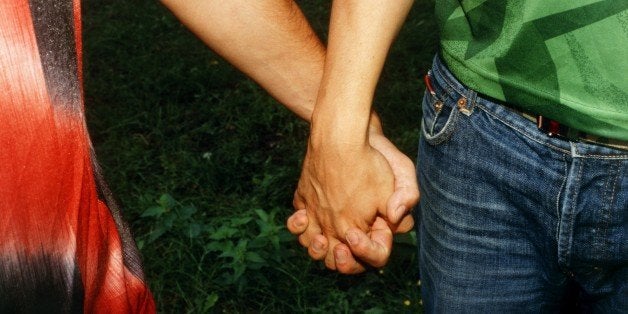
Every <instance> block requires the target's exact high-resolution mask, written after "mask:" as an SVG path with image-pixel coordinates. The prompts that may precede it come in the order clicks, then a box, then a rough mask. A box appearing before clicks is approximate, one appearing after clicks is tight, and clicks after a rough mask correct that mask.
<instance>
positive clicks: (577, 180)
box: [563, 159, 584, 268]
mask: <svg viewBox="0 0 628 314" xmlns="http://www.w3.org/2000/svg"><path fill="white" fill-rule="evenodd" d="M575 161H576V160H575V159H574V162H575ZM583 168H584V162H583V161H582V160H580V162H579V163H578V176H577V177H576V178H575V182H574V190H573V195H572V196H571V197H572V199H571V204H570V205H571V206H570V208H569V213H568V217H567V218H569V221H568V225H569V226H568V227H569V234H568V235H567V244H568V245H567V247H566V251H567V252H565V266H566V268H570V267H571V249H572V248H573V233H574V219H575V217H574V212H575V210H576V200H577V198H578V195H580V193H579V190H580V181H581V180H582V169H583ZM563 214H565V213H563ZM568 260H569V262H567V261H568Z"/></svg>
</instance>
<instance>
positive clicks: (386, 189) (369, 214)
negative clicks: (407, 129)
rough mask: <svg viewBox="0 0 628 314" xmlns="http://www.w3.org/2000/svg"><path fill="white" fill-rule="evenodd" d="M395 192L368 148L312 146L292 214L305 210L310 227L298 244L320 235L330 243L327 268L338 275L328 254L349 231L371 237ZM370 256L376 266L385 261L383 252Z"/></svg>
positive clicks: (389, 173)
mask: <svg viewBox="0 0 628 314" xmlns="http://www.w3.org/2000/svg"><path fill="white" fill-rule="evenodd" d="M310 143H311V141H310ZM325 148H327V147H325ZM346 174H351V175H350V176H347V175H346ZM393 187H394V177H393V174H392V170H391V169H390V166H389V165H388V162H387V161H386V159H385V158H384V157H383V156H382V155H381V154H380V153H379V152H378V151H377V150H375V149H373V148H372V147H371V146H370V145H364V146H361V147H360V146H357V147H356V146H352V147H350V148H349V149H347V150H332V149H317V148H316V147H313V146H312V144H310V147H309V149H308V152H307V154H306V157H305V160H304V164H303V170H302V173H301V178H300V180H299V185H298V188H297V192H296V194H295V196H296V197H295V201H294V205H295V207H296V208H303V209H305V210H306V213H307V216H308V220H309V221H310V224H309V226H308V229H307V230H306V232H305V233H304V234H302V235H301V236H300V238H302V240H301V241H302V244H304V243H303V241H304V240H305V241H307V239H309V238H312V237H313V236H314V235H316V234H320V233H321V232H322V233H323V234H324V235H325V236H327V237H328V240H329V252H328V254H327V255H326V258H325V264H326V265H327V267H328V268H330V269H336V265H335V262H334V258H333V257H334V256H333V254H330V253H332V252H331V250H332V249H333V248H334V247H335V246H336V245H337V244H338V243H340V242H345V241H346V237H347V236H350V235H352V234H351V233H349V234H348V233H347V231H349V229H350V228H357V229H358V230H362V231H364V232H369V231H370V228H371V225H372V224H373V223H374V221H375V218H376V216H377V215H378V214H379V215H386V201H387V200H388V197H389V196H390V195H391V194H392V192H393ZM374 253H375V254H376V255H378V256H376V260H381V259H382V258H381V257H379V255H383V256H387V255H388V252H387V250H380V251H378V252H374ZM377 266H381V265H377Z"/></svg>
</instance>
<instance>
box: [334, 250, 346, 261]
mask: <svg viewBox="0 0 628 314" xmlns="http://www.w3.org/2000/svg"><path fill="white" fill-rule="evenodd" d="M346 261H347V252H345V251H338V252H336V263H339V264H343V263H345V262H346Z"/></svg>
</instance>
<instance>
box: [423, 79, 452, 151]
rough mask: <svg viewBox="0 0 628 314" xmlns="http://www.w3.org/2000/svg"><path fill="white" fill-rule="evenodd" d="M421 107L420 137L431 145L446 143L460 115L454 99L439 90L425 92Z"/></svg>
mask: <svg viewBox="0 0 628 314" xmlns="http://www.w3.org/2000/svg"><path fill="white" fill-rule="evenodd" d="M422 107H423V119H422V123H421V133H422V136H423V137H424V138H425V140H426V141H427V142H428V143H429V144H432V145H438V144H441V143H443V142H445V141H447V140H448V139H449V138H450V137H451V135H452V133H453V131H454V129H455V126H456V121H457V120H458V116H459V113H460V112H459V110H458V109H457V108H456V99H455V98H453V97H451V96H449V95H447V94H445V93H443V92H441V89H438V90H437V91H436V92H434V93H430V92H429V91H426V92H425V96H424V97H423V106H422Z"/></svg>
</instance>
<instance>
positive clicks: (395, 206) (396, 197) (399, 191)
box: [386, 168, 419, 224]
mask: <svg viewBox="0 0 628 314" xmlns="http://www.w3.org/2000/svg"><path fill="white" fill-rule="evenodd" d="M413 169H414V168H413ZM413 173H414V172H413ZM418 201H419V189H418V186H417V183H416V177H415V176H414V174H413V175H412V178H408V177H407V176H405V175H399V176H396V177H395V191H394V192H393V194H392V195H391V196H390V198H388V202H387V204H386V216H387V219H388V221H390V222H391V223H393V224H396V223H399V222H400V221H401V219H402V218H403V217H404V216H405V215H406V214H407V213H408V212H409V211H410V210H411V209H412V208H413V207H414V206H415V205H416V203H417V202H418Z"/></svg>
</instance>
